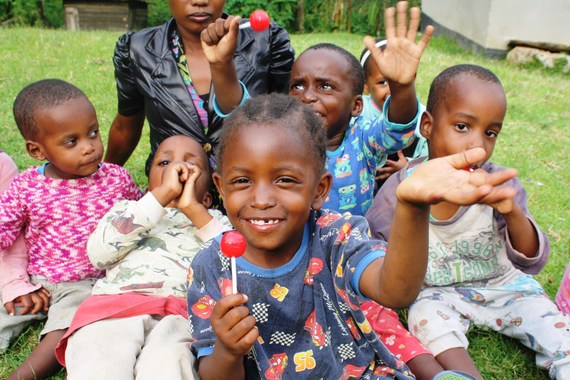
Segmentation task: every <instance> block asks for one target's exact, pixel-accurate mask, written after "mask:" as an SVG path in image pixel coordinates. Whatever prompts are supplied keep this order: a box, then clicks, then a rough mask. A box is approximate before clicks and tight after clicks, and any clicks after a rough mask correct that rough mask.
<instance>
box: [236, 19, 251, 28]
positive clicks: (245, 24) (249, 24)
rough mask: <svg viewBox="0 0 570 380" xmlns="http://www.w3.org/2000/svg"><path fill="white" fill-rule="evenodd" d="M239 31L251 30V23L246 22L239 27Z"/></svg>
mask: <svg viewBox="0 0 570 380" xmlns="http://www.w3.org/2000/svg"><path fill="white" fill-rule="evenodd" d="M239 28H240V29H245V28H251V22H249V21H247V22H244V23H243V24H240V25H239Z"/></svg>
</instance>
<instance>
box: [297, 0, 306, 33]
mask: <svg viewBox="0 0 570 380" xmlns="http://www.w3.org/2000/svg"><path fill="white" fill-rule="evenodd" d="M297 30H298V31H299V32H300V33H305V0H297Z"/></svg>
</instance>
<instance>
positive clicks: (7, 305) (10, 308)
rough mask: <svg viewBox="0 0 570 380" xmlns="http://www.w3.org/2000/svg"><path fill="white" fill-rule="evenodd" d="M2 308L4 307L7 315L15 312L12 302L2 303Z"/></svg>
mask: <svg viewBox="0 0 570 380" xmlns="http://www.w3.org/2000/svg"><path fill="white" fill-rule="evenodd" d="M4 308H5V309H6V311H7V312H8V315H12V316H13V315H14V313H15V312H16V310H15V308H14V302H6V303H5V304H4Z"/></svg>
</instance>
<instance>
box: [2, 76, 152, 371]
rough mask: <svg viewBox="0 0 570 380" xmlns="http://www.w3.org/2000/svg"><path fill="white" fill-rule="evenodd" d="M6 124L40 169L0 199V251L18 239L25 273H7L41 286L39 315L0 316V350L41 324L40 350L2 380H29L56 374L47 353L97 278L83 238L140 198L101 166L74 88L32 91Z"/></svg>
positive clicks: (121, 173)
mask: <svg viewBox="0 0 570 380" xmlns="http://www.w3.org/2000/svg"><path fill="white" fill-rule="evenodd" d="M14 118H15V120H16V124H17V126H18V128H19V130H20V132H21V133H22V136H23V137H24V139H25V141H26V149H27V151H28V153H29V154H30V156H32V157H33V158H35V159H37V160H40V161H44V160H47V163H45V164H43V165H42V166H39V167H31V168H29V169H27V170H25V171H24V172H23V173H21V174H20V175H18V176H17V177H16V178H14V180H13V181H12V183H11V184H10V186H9V187H8V188H7V189H6V191H4V193H2V194H1V196H0V236H2V239H1V241H0V250H5V249H8V248H10V247H11V246H12V244H14V242H15V241H16V239H17V237H18V236H19V235H20V234H21V233H22V232H23V233H24V240H25V242H26V247H27V250H28V263H27V268H26V267H23V266H21V267H16V268H12V269H13V270H16V271H18V270H19V271H20V273H25V275H26V276H30V280H31V283H32V284H34V285H40V286H41V287H40V288H38V289H36V290H34V292H35V293H36V295H37V296H38V297H35V301H34V302H36V308H35V309H34V310H41V312H37V313H34V314H32V313H25V312H26V310H23V311H24V313H25V314H22V312H16V313H15V315H9V314H7V313H6V310H5V309H4V308H3V307H2V308H0V337H2V339H1V342H0V343H1V344H2V348H3V349H6V348H7V347H8V344H9V342H10V341H11V340H12V338H14V337H15V336H17V335H18V334H19V333H20V332H21V331H22V329H23V328H24V327H25V326H27V325H28V324H30V323H31V322H32V321H34V320H43V319H46V323H45V326H44V328H43V330H42V332H41V341H40V343H39V344H38V346H37V347H36V348H35V349H34V350H33V351H32V353H31V354H30V356H29V357H28V358H27V359H26V360H25V361H24V363H23V364H22V365H20V367H19V368H18V369H17V370H16V371H15V372H14V373H13V374H12V375H10V377H9V379H36V378H45V377H47V376H49V375H50V374H52V373H54V372H55V371H57V370H58V369H59V368H60V365H59V363H58V362H57V360H56V358H55V355H54V349H55V346H56V344H57V342H58V341H59V339H60V338H61V337H62V336H63V334H64V333H65V330H66V329H67V328H68V327H69V324H70V323H71V319H72V318H73V314H74V313H75V310H76V309H77V307H78V306H79V304H80V303H81V301H83V300H84V299H85V298H87V297H88V296H89V295H90V294H91V290H92V286H93V283H94V281H95V279H97V278H99V277H102V275H103V271H102V270H100V269H97V268H95V267H93V265H91V263H90V262H89V258H88V257H87V239H88V237H89V235H90V234H91V232H93V230H94V229H95V226H96V224H97V222H98V221H99V219H100V218H101V217H102V216H103V215H105V213H106V212H107V210H109V209H110V208H111V206H112V205H113V204H114V203H115V202H117V201H119V200H121V199H138V198H140V196H141V192H140V190H139V189H138V188H137V186H136V184H135V183H134V182H133V180H132V178H131V176H130V175H129V173H128V172H127V171H126V170H125V169H123V168H121V167H119V166H117V165H113V164H108V163H104V162H103V163H102V162H101V158H102V157H103V143H102V141H101V137H100V135H99V123H98V122H97V115H96V113H95V109H94V108H93V105H92V104H91V102H90V101H89V99H87V97H86V96H85V94H84V93H83V92H82V91H81V90H79V89H78V88H77V87H75V86H73V85H71V84H69V83H67V82H65V81H62V80H58V79H46V80H41V81H39V82H35V83H32V84H30V85H28V86H27V87H25V88H24V89H23V90H22V91H21V92H20V93H19V94H18V96H17V97H16V100H15V101H14ZM22 264H25V263H24V262H23V261H21V262H20V263H19V264H18V265H22ZM46 291H47V292H48V293H49V295H48V297H46ZM47 302H49V307H48V306H46V303H47ZM27 310H28V311H29V309H27Z"/></svg>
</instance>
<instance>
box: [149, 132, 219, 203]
mask: <svg viewBox="0 0 570 380" xmlns="http://www.w3.org/2000/svg"><path fill="white" fill-rule="evenodd" d="M173 162H190V163H192V164H194V165H196V166H197V167H198V168H199V169H200V171H201V174H200V177H198V179H197V183H196V199H198V200H199V201H200V202H201V203H202V204H203V205H204V206H205V207H210V206H211V204H212V197H211V195H210V193H209V192H208V191H209V188H210V183H211V180H210V170H209V169H208V157H207V156H206V153H205V152H204V149H203V148H202V146H201V145H200V144H198V142H197V141H196V140H194V139H193V138H191V137H188V136H182V135H179V136H171V137H169V138H167V139H166V140H164V141H163V142H162V143H160V145H159V146H158V149H157V150H156V153H155V155H154V157H153V160H152V163H151V166H150V173H149V176H148V188H149V190H153V189H154V188H156V187H157V186H159V185H160V184H161V183H162V173H163V172H164V170H165V169H166V168H167V167H168V165H170V164H171V163H173ZM177 200H178V199H175V200H174V201H173V202H172V203H171V204H169V205H168V207H176V204H177Z"/></svg>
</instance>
